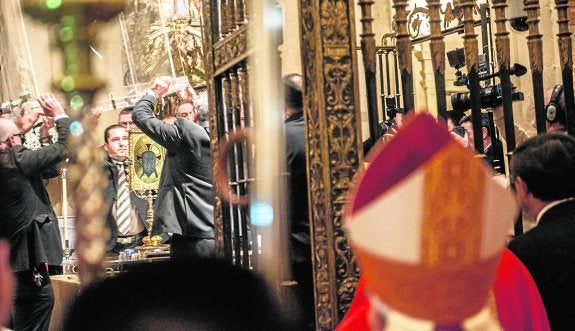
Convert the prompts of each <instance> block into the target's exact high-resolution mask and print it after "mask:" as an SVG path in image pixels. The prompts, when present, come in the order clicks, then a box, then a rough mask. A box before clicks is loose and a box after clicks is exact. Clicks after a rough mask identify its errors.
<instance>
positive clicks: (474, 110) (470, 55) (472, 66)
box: [460, 0, 483, 155]
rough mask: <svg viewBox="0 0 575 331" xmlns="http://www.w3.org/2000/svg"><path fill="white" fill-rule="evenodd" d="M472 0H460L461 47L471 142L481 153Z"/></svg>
mask: <svg viewBox="0 0 575 331" xmlns="http://www.w3.org/2000/svg"><path fill="white" fill-rule="evenodd" d="M474 7H475V1H474V0H462V1H461V7H460V8H461V9H462V10H463V30H464V32H465V33H464V35H463V47H464V49H465V65H466V66H467V78H468V79H469V90H470V92H469V94H470V104H471V120H472V122H473V144H474V145H475V150H476V151H477V153H479V154H481V155H483V139H482V134H481V131H482V130H481V96H480V94H479V93H480V90H481V86H480V85H479V72H478V65H477V60H478V59H477V58H478V56H477V54H478V53H477V51H478V42H477V35H476V34H475V29H474V25H473V22H474V21H473V8H474Z"/></svg>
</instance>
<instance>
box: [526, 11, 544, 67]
mask: <svg viewBox="0 0 575 331" xmlns="http://www.w3.org/2000/svg"><path fill="white" fill-rule="evenodd" d="M524 3H525V12H527V26H528V27H529V35H528V36H527V46H528V48H529V62H530V64H531V70H534V71H539V72H543V42H542V40H541V37H542V35H541V33H539V16H538V14H537V12H538V11H539V0H525V1H524Z"/></svg>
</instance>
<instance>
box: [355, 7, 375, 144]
mask: <svg viewBox="0 0 575 331" xmlns="http://www.w3.org/2000/svg"><path fill="white" fill-rule="evenodd" d="M358 4H359V6H360V7H361V19H360V20H361V23H362V33H361V34H360V37H361V53H362V55H363V67H364V73H365V85H366V90H367V91H366V92H367V116H368V121H369V138H370V139H371V141H372V142H373V141H376V140H377V138H379V118H378V111H377V81H376V79H375V70H376V66H375V38H374V37H375V34H374V33H373V29H372V22H373V18H372V17H371V6H372V5H373V1H366V0H360V1H359V2H358Z"/></svg>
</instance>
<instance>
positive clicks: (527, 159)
mask: <svg viewBox="0 0 575 331" xmlns="http://www.w3.org/2000/svg"><path fill="white" fill-rule="evenodd" d="M510 168H511V180H512V183H513V184H514V187H515V190H516V192H517V198H518V200H519V203H520V205H521V208H522V210H523V212H525V213H527V214H529V215H530V216H531V217H533V218H534V219H535V220H536V222H537V225H536V226H535V227H534V228H533V229H532V230H530V231H528V232H526V233H525V234H523V235H520V236H517V237H515V238H514V239H513V240H512V241H511V242H510V243H509V249H511V251H513V253H515V255H517V257H518V258H519V259H520V260H521V261H522V262H523V264H525V266H526V267H527V269H528V270H529V272H530V273H531V275H532V276H533V279H534V280H535V283H536V284H537V288H538V289H539V292H540V293H541V297H542V299H543V303H544V304H545V309H546V310H547V315H548V316H549V322H550V325H551V329H552V330H572V329H573V326H574V325H575V314H574V312H575V138H573V137H571V136H568V135H565V134H559V133H549V134H541V135H538V136H535V137H533V138H530V139H528V140H526V141H525V142H524V143H523V144H521V145H519V147H517V149H515V151H514V153H513V157H512V159H511V167H510Z"/></svg>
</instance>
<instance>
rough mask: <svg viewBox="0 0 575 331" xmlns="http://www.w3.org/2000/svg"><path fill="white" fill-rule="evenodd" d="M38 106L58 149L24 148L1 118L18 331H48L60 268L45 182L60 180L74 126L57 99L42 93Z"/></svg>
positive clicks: (4, 216)
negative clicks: (51, 124) (54, 277)
mask: <svg viewBox="0 0 575 331" xmlns="http://www.w3.org/2000/svg"><path fill="white" fill-rule="evenodd" d="M38 101H39V103H40V106H41V107H42V109H43V111H44V114H45V116H48V117H53V118H54V120H55V123H56V130H57V132H58V141H57V142H56V143H54V144H50V145H47V146H43V147H41V148H39V149H37V150H30V149H28V148H26V147H24V146H23V143H24V141H23V139H24V132H22V131H21V129H20V128H19V127H18V126H17V125H16V124H15V123H14V122H12V121H10V120H9V119H5V118H0V181H1V182H2V185H0V206H2V207H1V208H0V238H9V239H10V250H11V251H10V264H11V266H12V269H13V272H14V276H15V280H16V295H15V296H14V303H13V306H12V328H13V329H14V330H48V324H49V322H50V316H51V314H52V307H53V306H54V292H53V290H52V286H51V284H50V278H49V274H48V269H49V268H48V266H49V265H54V266H56V265H60V264H61V263H62V244H61V238H60V230H59V229H58V219H57V217H56V214H55V213H54V210H53V208H52V205H51V203H50V199H49V197H48V192H47V191H46V187H45V185H44V179H45V178H49V177H54V176H57V175H58V173H59V172H58V168H57V166H58V163H59V162H60V161H63V160H64V159H65V158H66V150H67V146H66V139H67V137H68V132H69V124H70V123H69V119H68V116H67V115H66V114H65V113H64V109H63V108H62V105H61V104H60V103H59V102H58V101H57V100H56V98H55V97H54V95H53V94H50V93H48V94H43V95H41V96H40V99H39V100H38Z"/></svg>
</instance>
